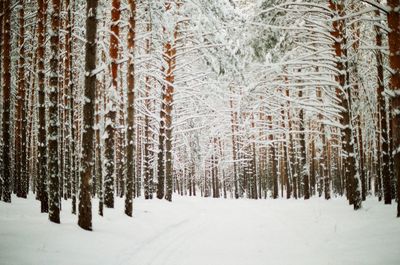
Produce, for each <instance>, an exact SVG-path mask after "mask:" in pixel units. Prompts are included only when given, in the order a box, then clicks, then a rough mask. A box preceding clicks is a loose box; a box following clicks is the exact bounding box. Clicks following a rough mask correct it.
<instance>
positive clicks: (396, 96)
mask: <svg viewBox="0 0 400 265" xmlns="http://www.w3.org/2000/svg"><path fill="white" fill-rule="evenodd" d="M387 3H388V5H389V7H390V12H389V13H388V26H389V28H390V31H389V52H390V55H389V62H390V68H391V69H392V71H391V72H392V75H391V77H390V83H389V87H390V89H391V90H392V91H393V97H392V103H391V106H392V110H393V116H392V120H391V124H392V127H393V147H394V148H393V149H394V150H393V151H394V154H393V161H394V167H395V175H396V178H397V217H400V162H399V161H400V149H399V148H400V12H399V9H400V0H388V1H387Z"/></svg>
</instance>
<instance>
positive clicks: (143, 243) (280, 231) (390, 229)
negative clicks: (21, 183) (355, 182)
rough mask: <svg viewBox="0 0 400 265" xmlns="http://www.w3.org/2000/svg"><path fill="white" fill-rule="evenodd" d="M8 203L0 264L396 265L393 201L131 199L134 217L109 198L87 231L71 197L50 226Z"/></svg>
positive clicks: (34, 206)
mask: <svg viewBox="0 0 400 265" xmlns="http://www.w3.org/2000/svg"><path fill="white" fill-rule="evenodd" d="M12 199H13V203H12V204H6V203H3V202H0V264H7V265H22V264H24V265H25V264H30V265H34V264H38V265H46V264H52V265H53V264H57V265H63V264H65V265H71V264H74V265H80V264H82V265H91V264H93V265H100V264H127V265H129V264H132V265H147V264H153V265H168V264H173V265H204V264H207V265H221V264H229V265H258V264H260V265H268V264H271V265H292V264H296V265H302V264H307V265H313V264H315V265H317V264H318V265H322V264H331V265H332V264H337V265H346V264H348V265H358V264H359V265H368V264H371V265H372V264H374V265H377V264H385V265H391V264H393V265H395V264H396V265H397V264H400V247H399V246H400V220H399V219H397V218H395V212H396V211H395V205H390V206H387V205H383V204H382V203H378V202H377V201H375V199H368V200H367V201H366V202H365V203H364V204H363V209H362V210H360V211H357V212H355V211H353V210H352V207H350V206H348V204H347V202H346V201H345V200H344V199H342V198H339V199H332V200H330V201H325V200H323V199H317V198H313V199H311V200H308V201H304V200H283V199H282V200H281V199H278V200H272V199H267V200H258V201H253V200H247V199H241V200H231V199H228V200H223V199H211V198H208V199H207V198H199V197H196V198H192V197H183V198H182V197H178V196H175V197H174V201H173V202H172V203H169V202H166V201H164V200H162V201H160V200H158V199H154V200H149V201H145V200H143V199H136V200H134V218H129V217H126V216H125V215H124V214H123V200H122V199H117V200H116V209H105V216H104V217H100V216H98V215H97V210H96V209H94V210H93V214H94V220H93V228H94V231H93V232H86V231H84V230H82V229H80V228H79V227H78V226H77V224H76V221H77V217H76V216H74V215H72V214H70V210H71V207H70V201H67V202H65V201H63V210H62V213H61V222H62V223H61V225H57V224H53V223H50V222H49V221H48V218H47V215H46V214H41V213H39V212H40V204H39V202H37V201H35V200H34V198H33V195H32V194H30V196H29V199H27V200H24V199H19V198H16V197H13V198H12ZM93 206H94V207H95V208H97V201H96V200H95V201H93Z"/></svg>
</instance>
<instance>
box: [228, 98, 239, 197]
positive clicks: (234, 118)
mask: <svg viewBox="0 0 400 265" xmlns="http://www.w3.org/2000/svg"><path fill="white" fill-rule="evenodd" d="M231 92H232V91H231ZM229 102H230V107H231V130H232V158H233V182H234V187H235V198H236V199H238V198H239V189H238V188H239V187H238V173H237V163H236V160H237V150H236V128H237V127H236V126H237V113H236V112H235V111H234V110H233V99H230V100H229Z"/></svg>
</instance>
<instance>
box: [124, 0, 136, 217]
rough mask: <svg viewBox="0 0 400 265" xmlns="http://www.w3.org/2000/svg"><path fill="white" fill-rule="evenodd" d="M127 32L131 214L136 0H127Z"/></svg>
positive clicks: (129, 196)
mask: <svg viewBox="0 0 400 265" xmlns="http://www.w3.org/2000/svg"><path fill="white" fill-rule="evenodd" d="M128 3H129V11H130V13H129V32H128V50H129V55H130V57H129V62H128V121H127V128H128V129H127V143H128V145H127V150H126V151H127V158H126V159H127V164H128V165H127V176H126V195H125V196H126V197H125V214H126V215H128V216H132V209H133V203H132V200H133V180H134V175H135V160H134V152H135V146H134V142H135V131H134V129H135V116H134V115H135V107H134V106H135V64H134V60H133V56H134V54H135V36H136V34H135V33H136V0H129V1H128Z"/></svg>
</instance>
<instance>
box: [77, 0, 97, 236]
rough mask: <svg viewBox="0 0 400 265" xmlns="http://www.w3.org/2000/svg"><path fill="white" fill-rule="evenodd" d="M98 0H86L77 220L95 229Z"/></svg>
mask: <svg viewBox="0 0 400 265" xmlns="http://www.w3.org/2000/svg"><path fill="white" fill-rule="evenodd" d="M97 5H98V0H88V1H87V2H86V52H85V100H84V106H83V135H82V158H81V159H82V162H81V165H82V170H81V173H80V175H81V176H80V179H81V182H80V193H79V219H78V224H79V226H80V227H82V228H83V229H85V230H92V202H91V192H90V189H91V185H90V184H91V181H92V172H93V165H94V154H95V152H94V141H93V140H94V128H93V127H94V105H95V100H96V73H94V71H95V69H96V46H97V43H96V33H97V17H96V15H97Z"/></svg>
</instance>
